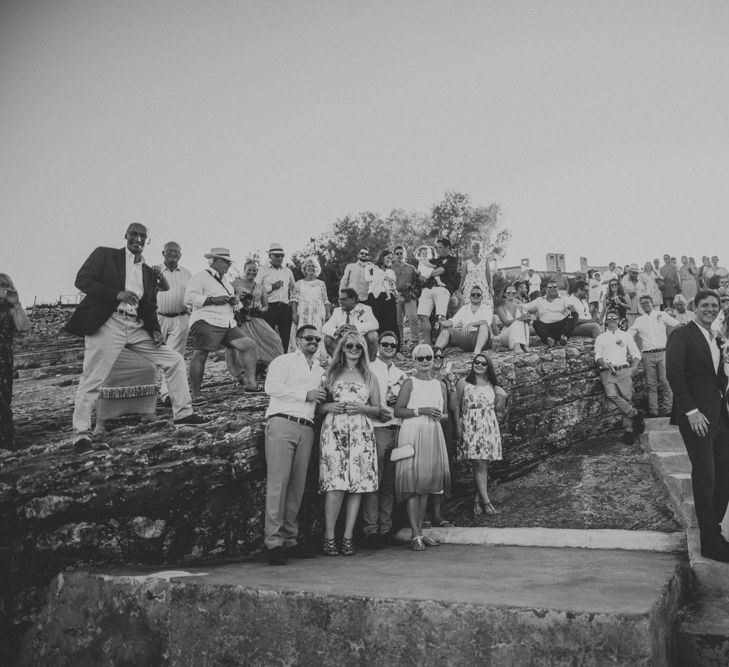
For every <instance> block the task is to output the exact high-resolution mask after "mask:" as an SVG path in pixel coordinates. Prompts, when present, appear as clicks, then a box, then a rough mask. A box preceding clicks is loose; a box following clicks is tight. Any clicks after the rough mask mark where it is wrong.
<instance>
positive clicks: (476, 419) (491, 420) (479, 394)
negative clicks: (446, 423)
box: [458, 382, 501, 461]
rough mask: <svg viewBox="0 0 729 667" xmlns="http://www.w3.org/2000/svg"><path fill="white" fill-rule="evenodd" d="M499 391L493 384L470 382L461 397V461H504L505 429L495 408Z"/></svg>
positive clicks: (459, 448) (459, 449)
mask: <svg viewBox="0 0 729 667" xmlns="http://www.w3.org/2000/svg"><path fill="white" fill-rule="evenodd" d="M495 398H496V394H495V392H494V388H493V387H492V386H491V385H490V384H486V385H475V384H470V383H468V382H466V384H465V386H464V388H463V398H462V399H461V442H460V444H459V446H458V459H459V460H461V461H473V460H482V461H500V460H501V432H500V431H499V422H498V421H497V419H496V412H495V411H494V400H495Z"/></svg>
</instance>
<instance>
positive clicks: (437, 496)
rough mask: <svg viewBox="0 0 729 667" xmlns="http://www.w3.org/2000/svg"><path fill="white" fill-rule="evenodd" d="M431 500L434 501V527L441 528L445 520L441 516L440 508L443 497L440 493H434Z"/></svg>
mask: <svg viewBox="0 0 729 667" xmlns="http://www.w3.org/2000/svg"><path fill="white" fill-rule="evenodd" d="M431 498H432V499H433V526H439V525H440V524H441V523H443V521H444V520H445V519H443V517H442V516H441V515H440V508H441V506H442V504H443V495H442V494H440V493H434V494H433V495H432V496H431Z"/></svg>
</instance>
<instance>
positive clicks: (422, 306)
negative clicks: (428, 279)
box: [418, 287, 451, 317]
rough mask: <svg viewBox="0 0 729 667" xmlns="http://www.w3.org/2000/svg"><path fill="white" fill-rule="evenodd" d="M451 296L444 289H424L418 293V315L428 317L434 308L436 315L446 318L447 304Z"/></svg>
mask: <svg viewBox="0 0 729 667" xmlns="http://www.w3.org/2000/svg"><path fill="white" fill-rule="evenodd" d="M450 300H451V295H450V293H449V292H448V289H447V288H446V287H426V288H425V289H423V291H422V292H421V293H420V301H419V302H418V315H425V316H426V317H430V314H431V313H432V312H433V308H435V314H436V315H442V316H443V317H445V316H446V313H447V312H448V303H449V302H450Z"/></svg>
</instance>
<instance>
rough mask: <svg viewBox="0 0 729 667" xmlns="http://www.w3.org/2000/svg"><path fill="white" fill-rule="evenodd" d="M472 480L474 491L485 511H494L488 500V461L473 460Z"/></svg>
mask: <svg viewBox="0 0 729 667" xmlns="http://www.w3.org/2000/svg"><path fill="white" fill-rule="evenodd" d="M471 463H472V465H473V481H474V483H475V486H476V493H477V495H478V498H479V500H480V501H481V502H482V503H483V507H484V509H485V510H486V512H487V513H489V514H491V513H493V512H495V510H494V506H493V505H492V504H491V501H490V500H489V488H488V482H489V462H488V461H484V460H473V461H471Z"/></svg>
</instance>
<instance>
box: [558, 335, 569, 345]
mask: <svg viewBox="0 0 729 667" xmlns="http://www.w3.org/2000/svg"><path fill="white" fill-rule="evenodd" d="M559 344H560V345H567V336H560V337H559Z"/></svg>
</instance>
